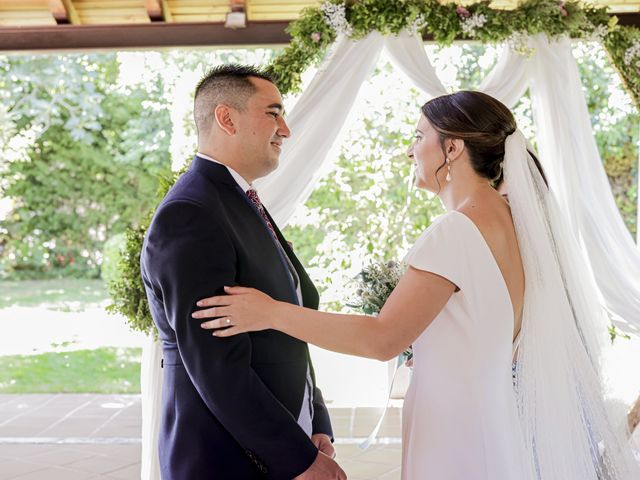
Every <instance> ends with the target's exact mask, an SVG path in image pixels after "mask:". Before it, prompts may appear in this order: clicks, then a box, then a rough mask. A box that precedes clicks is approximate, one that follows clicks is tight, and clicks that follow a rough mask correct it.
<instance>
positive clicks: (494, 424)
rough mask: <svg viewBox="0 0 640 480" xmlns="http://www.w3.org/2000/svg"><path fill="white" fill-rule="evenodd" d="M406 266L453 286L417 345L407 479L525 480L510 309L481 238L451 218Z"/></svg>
mask: <svg viewBox="0 0 640 480" xmlns="http://www.w3.org/2000/svg"><path fill="white" fill-rule="evenodd" d="M405 261H406V262H407V263H408V264H409V265H411V266H413V267H415V268H417V269H419V270H424V271H428V272H432V273H435V274H437V275H439V276H441V277H444V278H446V279H448V280H450V281H451V282H452V283H454V284H455V285H457V286H458V287H459V289H460V290H459V291H457V292H456V293H454V294H453V295H452V296H451V298H450V299H449V301H448V302H447V304H446V305H445V307H444V308H443V309H442V311H441V312H440V313H439V315H438V316H437V317H436V318H435V319H434V320H433V322H432V323H431V324H430V325H429V326H428V327H427V328H426V329H425V330H424V331H423V332H422V334H421V335H420V336H419V337H418V339H417V340H416V341H415V342H414V343H413V352H414V361H413V375H412V378H411V385H410V387H409V390H408V391H407V394H406V398H405V403H404V412H403V454H402V478H403V480H516V479H523V478H526V477H527V474H526V473H525V468H524V465H525V460H524V459H525V457H526V455H525V454H524V453H523V452H524V446H523V445H524V444H523V442H522V434H521V429H520V424H519V420H518V412H517V409H516V397H515V394H514V390H513V384H512V376H511V375H512V374H511V360H512V337H513V329H514V318H513V308H512V305H511V299H510V296H509V292H508V290H507V286H506V283H505V281H504V278H503V276H502V273H501V271H500V269H499V267H498V265H497V263H496V261H495V258H494V256H493V254H492V252H491V250H490V249H489V246H488V245H487V243H486V241H485V240H484V237H483V236H482V234H481V233H480V230H478V228H477V227H476V225H475V224H474V223H473V222H472V221H471V219H470V218H469V217H467V216H466V215H464V214H462V213H460V212H457V211H452V212H449V213H447V214H445V215H443V216H441V217H440V218H438V219H437V220H436V221H435V222H434V223H433V224H432V225H431V226H430V227H429V228H428V229H427V230H426V231H425V232H424V233H423V234H422V236H421V237H420V238H419V239H418V241H417V242H416V244H415V245H414V246H413V248H412V249H411V250H410V252H409V253H408V254H407V256H406V257H405Z"/></svg>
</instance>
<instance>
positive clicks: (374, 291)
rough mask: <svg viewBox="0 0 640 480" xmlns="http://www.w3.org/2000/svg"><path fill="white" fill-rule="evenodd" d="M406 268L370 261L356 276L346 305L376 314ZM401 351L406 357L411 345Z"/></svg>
mask: <svg viewBox="0 0 640 480" xmlns="http://www.w3.org/2000/svg"><path fill="white" fill-rule="evenodd" d="M406 269H407V266H406V265H404V264H402V263H398V262H395V261H390V262H372V263H370V264H369V265H368V266H367V267H365V268H364V269H363V270H362V271H361V272H360V273H359V274H358V275H357V276H356V278H355V280H354V283H355V284H356V286H357V289H356V291H355V294H354V297H353V299H352V300H351V301H350V302H349V303H347V305H348V306H349V307H352V308H357V309H359V310H362V312H363V313H364V314H365V315H378V313H380V310H382V306H383V305H384V304H385V302H386V301H387V299H388V298H389V296H390V295H391V292H393V289H394V288H396V285H398V282H399V281H400V278H401V277H402V275H403V274H404V272H405V271H406ZM403 353H404V355H405V356H406V357H407V358H411V356H412V355H413V352H412V350H411V347H409V348H407V349H406V350H405V351H404V352H403Z"/></svg>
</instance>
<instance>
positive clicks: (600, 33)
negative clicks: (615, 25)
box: [585, 25, 609, 43]
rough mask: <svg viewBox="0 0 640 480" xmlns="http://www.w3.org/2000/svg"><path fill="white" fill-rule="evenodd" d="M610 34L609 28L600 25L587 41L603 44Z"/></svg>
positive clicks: (588, 36)
mask: <svg viewBox="0 0 640 480" xmlns="http://www.w3.org/2000/svg"><path fill="white" fill-rule="evenodd" d="M608 33H609V29H608V28H607V27H605V26H604V25H598V26H597V27H595V28H594V29H593V30H592V31H591V32H590V33H589V35H587V37H586V38H585V41H587V42H597V43H603V42H604V37H606V36H607V34H608Z"/></svg>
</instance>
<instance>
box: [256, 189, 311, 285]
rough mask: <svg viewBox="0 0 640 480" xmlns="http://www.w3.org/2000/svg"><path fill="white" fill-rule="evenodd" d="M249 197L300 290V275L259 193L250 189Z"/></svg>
mask: <svg viewBox="0 0 640 480" xmlns="http://www.w3.org/2000/svg"><path fill="white" fill-rule="evenodd" d="M247 197H249V200H251V202H252V203H253V204H254V205H255V206H256V208H257V209H258V211H259V212H260V216H261V217H262V219H263V220H264V222H265V223H266V224H267V227H269V231H270V232H271V235H272V236H273V239H274V240H275V241H276V245H277V246H278V248H279V249H280V250H281V251H282V255H284V258H285V260H286V262H287V267H289V271H290V273H291V277H292V278H293V284H294V286H295V287H296V288H298V283H300V280H299V278H298V273H297V272H296V269H295V267H294V266H293V264H292V263H291V260H290V259H289V257H288V256H287V254H286V252H285V251H284V249H283V248H282V245H281V244H280V240H278V235H276V230H275V228H273V225H272V224H271V221H270V220H269V217H268V216H267V212H266V211H265V209H264V205H262V202H261V201H260V197H259V196H258V192H256V191H255V190H254V189H253V188H250V189H249V190H247Z"/></svg>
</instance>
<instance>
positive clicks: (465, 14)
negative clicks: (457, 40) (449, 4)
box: [456, 5, 471, 18]
mask: <svg viewBox="0 0 640 480" xmlns="http://www.w3.org/2000/svg"><path fill="white" fill-rule="evenodd" d="M456 13H457V14H458V16H459V17H460V18H469V17H470V16H471V12H470V11H469V10H467V9H466V8H464V7H463V6H462V5H458V8H456Z"/></svg>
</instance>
